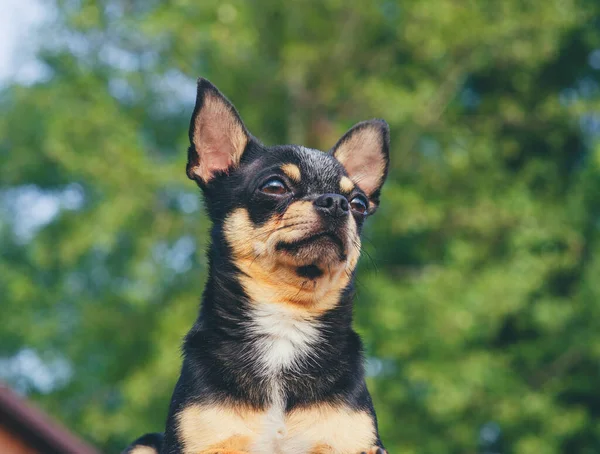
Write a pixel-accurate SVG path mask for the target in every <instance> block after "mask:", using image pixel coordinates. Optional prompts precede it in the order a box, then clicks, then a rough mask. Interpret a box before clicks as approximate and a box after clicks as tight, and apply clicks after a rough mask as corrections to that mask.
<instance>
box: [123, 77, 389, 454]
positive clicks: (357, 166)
mask: <svg viewBox="0 0 600 454" xmlns="http://www.w3.org/2000/svg"><path fill="white" fill-rule="evenodd" d="M189 138H190V147H189V150H188V163H187V176H188V177H189V178H190V179H192V180H194V181H196V183H197V184H198V186H199V187H200V188H201V190H202V192H203V194H204V199H205V202H206V209H207V211H208V214H209V216H210V219H211V221H212V231H211V243H210V248H209V253H208V258H209V264H210V272H209V277H208V281H207V283H206V287H205V290H204V294H203V298H202V305H201V309H200V313H199V316H198V319H197V320H196V322H195V324H194V326H193V327H192V329H191V330H190V332H189V333H188V334H187V336H186V337H185V341H184V345H183V353H184V360H183V366H182V370H181V375H180V378H179V381H178V382H177V385H176V387H175V391H174V393H173V398H172V400H171V405H170V410H169V416H168V420H167V425H166V430H165V433H164V436H163V435H162V434H148V435H145V436H143V437H141V438H140V439H138V440H136V441H135V442H134V443H133V444H132V445H130V446H129V447H128V448H127V449H126V450H125V452H126V453H130V454H131V453H135V454H146V453H157V452H158V453H163V454H179V453H186V454H192V453H194V454H217V453H220V454H273V453H282V454H328V453H331V454H360V453H372V454H384V453H385V451H384V448H383V444H382V442H381V440H380V438H379V434H378V429H377V419H376V416H375V410H374V408H373V404H372V402H371V397H370V395H369V392H368V390H367V386H366V384H365V376H364V370H363V358H362V346H361V341H360V338H359V336H358V335H357V334H356V333H355V332H354V331H353V329H352V298H353V287H352V281H353V276H354V271H355V268H356V263H357V261H358V258H359V255H360V248H361V240H360V233H361V230H362V228H363V224H364V222H365V220H366V219H367V217H369V216H370V215H371V214H373V213H374V212H375V210H376V209H377V206H378V204H379V195H380V190H381V186H382V184H383V182H384V180H385V178H386V175H387V170H388V160H389V128H388V125H387V123H386V122H385V121H383V120H370V121H365V122H362V123H358V124H357V125H355V126H354V127H353V128H351V129H350V130H349V131H348V132H347V133H346V134H345V135H344V136H343V137H342V138H341V139H340V140H339V141H338V143H337V144H336V145H335V146H334V147H333V148H332V149H331V150H330V151H329V152H323V151H319V150H314V149H310V148H306V147H302V146H297V145H284V146H271V147H268V146H265V145H263V144H262V143H260V142H259V141H258V140H257V139H256V138H254V137H253V136H252V135H250V133H249V132H248V130H247V129H246V127H245V126H244V124H243V123H242V120H241V119H240V116H239V114H238V113H237V111H236V110H235V108H234V107H233V105H232V104H231V103H230V102H229V101H228V100H227V99H226V98H225V96H223V95H222V94H221V92H219V90H218V89H217V88H216V87H215V86H214V85H212V84H211V83H210V82H208V81H207V80H205V79H200V80H199V81H198V92H197V99H196V106H195V108H194V112H193V115H192V119H191V124H190V130H189Z"/></svg>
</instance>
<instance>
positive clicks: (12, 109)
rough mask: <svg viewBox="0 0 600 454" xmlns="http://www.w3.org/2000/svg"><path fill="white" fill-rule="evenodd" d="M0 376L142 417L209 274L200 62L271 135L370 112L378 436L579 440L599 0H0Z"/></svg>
mask: <svg viewBox="0 0 600 454" xmlns="http://www.w3.org/2000/svg"><path fill="white" fill-rule="evenodd" d="M0 11H1V12H0V17H1V19H0V84H1V88H0V302H1V312H0V314H1V315H0V380H1V381H3V382H4V383H7V384H8V385H9V386H10V387H11V388H12V389H13V390H15V391H16V392H17V393H19V394H20V395H21V396H23V397H24V398H26V399H27V400H30V401H33V402H34V403H35V404H36V405H37V406H39V407H41V408H42V409H43V410H44V411H45V412H46V413H48V414H49V415H51V416H52V418H54V419H56V420H58V421H60V422H61V423H62V424H64V425H65V426H67V427H68V428H69V429H70V430H71V431H73V432H75V433H76V434H78V435H79V436H80V437H81V438H83V439H85V440H87V441H88V442H90V443H91V444H93V445H95V446H97V447H98V448H99V449H100V450H101V451H103V452H107V453H109V452H119V451H120V450H121V449H122V448H123V447H124V446H125V445H126V444H128V443H129V442H130V441H131V440H133V439H134V438H136V437H137V436H139V435H141V434H143V433H146V432H149V431H159V430H162V428H163V424H164V420H165V417H166V412H167V406H168V403H169V399H170V394H171V392H172V389H173V386H174V383H175V380H176V378H177V376H178V373H179V366H180V357H179V347H180V343H181V340H182V337H183V336H184V334H185V333H186V331H187V330H188V329H189V328H190V326H191V324H192V322H193V320H194V318H195V317H196V314H197V310H198V302H199V299H200V294H201V291H202V288H203V282H204V279H205V276H206V270H207V263H206V260H205V258H204V249H205V246H206V243H207V227H208V221H207V217H206V215H205V214H204V211H203V208H202V203H201V200H200V194H199V191H198V190H197V188H196V186H195V184H194V183H193V182H191V181H189V180H188V179H187V177H186V176H185V171H184V169H185V162H186V147H187V127H188V122H189V118H190V115H191V111H192V107H193V103H194V97H195V79H196V78H197V77H198V76H204V77H207V78H209V79H210V80H211V81H213V82H214V83H215V84H216V85H217V86H218V87H219V88H220V89H221V90H222V91H223V92H224V93H225V94H226V95H227V96H228V97H229V98H230V99H231V100H232V101H233V102H234V103H235V105H236V106H237V107H238V109H239V110H240V113H241V115H242V118H243V119H244V121H245V122H246V125H247V126H248V128H249V129H250V131H252V132H253V134H255V135H256V136H258V137H260V138H261V139H263V141H264V142H265V143H267V144H276V143H300V144H304V145H308V146H312V147H317V148H321V149H328V148H330V147H331V146H332V145H333V144H334V143H335V141H336V140H337V139H338V138H339V137H340V136H341V135H342V134H343V132H344V131H346V129H347V128H349V127H350V126H351V125H352V124H354V123H356V122H357V121H360V120H364V119H367V118H371V117H381V118H385V119H386V120H387V121H388V122H389V124H390V126H391V131H392V138H391V139H392V157H391V175H390V178H389V180H388V182H387V184H386V186H385V188H384V191H383V195H382V204H381V209H380V210H379V212H378V213H377V215H376V216H374V218H373V219H371V220H370V221H369V223H368V226H367V230H366V239H365V241H364V244H365V253H364V254H363V258H362V260H361V264H360V271H359V275H358V297H357V301H356V326H357V329H358V330H359V332H360V333H361V334H362V336H363V338H364V341H365V344H366V353H367V356H368V363H367V371H368V374H369V386H370V389H371V392H372V394H373V398H374V401H375V406H376V408H377V411H378V415H379V421H380V428H381V432H382V436H383V440H384V441H385V442H386V444H387V446H388V448H389V450H390V452H391V453H392V454H394V453H404V454H409V453H414V454H417V453H431V454H443V453H457V454H459V453H460V454H463V453H477V454H492V453H497V454H509V453H514V454H557V453H584V454H585V453H589V454H591V453H598V452H600V391H599V390H598V386H599V384H600V336H599V331H600V326H599V324H600V143H599V139H600V85H599V83H600V3H598V2H597V1H596V0H548V1H545V2H541V1H534V0H504V1H502V2H490V1H485V0H471V1H466V2H457V1H455V0H418V1H414V0H402V1H381V0H378V1H371V2H364V1H356V0H346V1H342V0H320V1H311V0H307V1H288V2H282V1H275V0H252V1H242V0H218V1H216V0H203V1H192V0H171V1H156V0H107V1H103V2H100V1H91V0H44V1H41V0H38V1H36V0H4V1H3V2H2V6H0Z"/></svg>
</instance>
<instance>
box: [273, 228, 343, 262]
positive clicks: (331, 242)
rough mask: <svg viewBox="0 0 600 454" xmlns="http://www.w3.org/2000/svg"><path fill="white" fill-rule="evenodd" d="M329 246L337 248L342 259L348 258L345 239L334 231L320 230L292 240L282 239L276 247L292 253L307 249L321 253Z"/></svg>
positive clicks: (278, 249)
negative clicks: (285, 240)
mask: <svg viewBox="0 0 600 454" xmlns="http://www.w3.org/2000/svg"><path fill="white" fill-rule="evenodd" d="M329 246H333V247H334V248H335V249H336V252H337V254H338V256H339V260H340V261H344V260H346V246H345V244H344V241H343V240H342V239H341V238H340V237H339V236H338V235H336V234H335V233H333V232H320V233H317V234H314V235H310V236H308V237H305V238H302V239H300V240H296V241H292V242H284V241H281V242H279V243H277V245H276V246H275V249H276V250H277V251H286V252H289V253H292V254H297V253H300V252H302V251H305V250H307V249H310V250H313V251H314V252H315V253H319V252H320V251H322V252H324V249H328V247H329Z"/></svg>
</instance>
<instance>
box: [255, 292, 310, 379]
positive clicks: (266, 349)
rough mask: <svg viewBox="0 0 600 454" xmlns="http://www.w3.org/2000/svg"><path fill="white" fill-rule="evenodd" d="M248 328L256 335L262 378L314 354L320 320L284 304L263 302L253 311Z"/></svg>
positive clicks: (256, 349)
mask: <svg viewBox="0 0 600 454" xmlns="http://www.w3.org/2000/svg"><path fill="white" fill-rule="evenodd" d="M251 317H252V318H251V321H250V330H251V331H252V333H253V334H255V335H256V341H255V345H254V346H255V353H254V354H255V355H256V360H257V361H258V362H259V364H260V365H261V368H262V370H261V372H263V373H264V375H265V377H267V378H273V377H274V376H275V375H277V374H278V373H279V372H282V371H285V370H288V369H293V367H294V365H295V364H297V362H298V361H301V360H302V359H305V358H306V357H308V356H310V355H314V354H315V351H314V345H315V344H316V343H317V342H318V340H319V323H318V322H317V321H316V320H314V319H311V318H306V316H301V315H299V314H298V313H297V312H296V311H295V310H294V309H293V308H290V307H288V306H286V305H284V304H271V303H265V304H261V305H258V306H257V307H255V308H254V309H253V310H252V316H251Z"/></svg>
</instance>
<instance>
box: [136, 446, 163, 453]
mask: <svg viewBox="0 0 600 454" xmlns="http://www.w3.org/2000/svg"><path fill="white" fill-rule="evenodd" d="M129 454H158V451H157V450H156V449H154V448H151V447H150V446H136V447H134V448H133V450H132V451H130V452H129Z"/></svg>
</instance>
